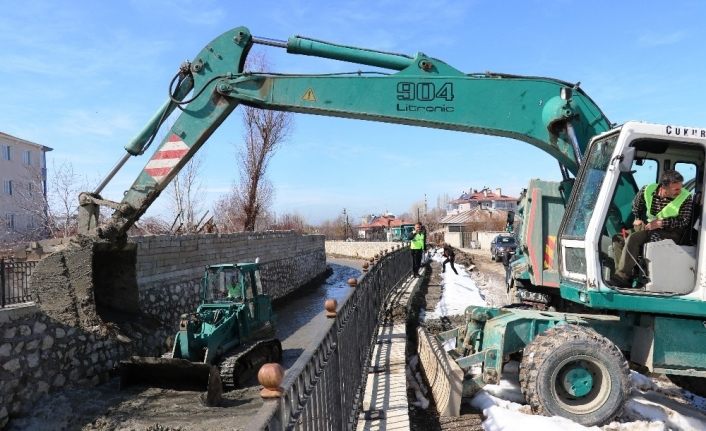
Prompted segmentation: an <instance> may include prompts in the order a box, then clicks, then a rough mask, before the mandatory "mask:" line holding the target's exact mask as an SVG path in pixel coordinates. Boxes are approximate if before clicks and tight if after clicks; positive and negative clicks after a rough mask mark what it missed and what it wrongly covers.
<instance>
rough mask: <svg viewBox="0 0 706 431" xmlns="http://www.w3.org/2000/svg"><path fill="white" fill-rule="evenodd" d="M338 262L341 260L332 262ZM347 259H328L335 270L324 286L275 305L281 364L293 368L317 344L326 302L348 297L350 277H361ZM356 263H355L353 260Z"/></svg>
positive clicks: (323, 319) (323, 326) (322, 328)
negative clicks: (304, 353) (302, 355)
mask: <svg viewBox="0 0 706 431" xmlns="http://www.w3.org/2000/svg"><path fill="white" fill-rule="evenodd" d="M333 262H339V263H333ZM346 263H347V262H345V261H339V260H333V261H332V260H329V266H330V267H331V269H332V270H333V274H331V275H330V276H329V277H328V278H327V279H326V282H324V283H323V284H322V285H320V286H317V287H315V288H313V289H306V290H303V291H299V292H296V293H295V294H294V295H290V296H292V298H289V297H287V298H283V300H282V301H278V303H277V304H275V312H276V313H277V338H279V339H280V340H281V341H282V349H283V352H282V366H283V367H284V368H285V369H286V368H289V367H291V366H292V365H293V364H294V363H295V362H296V360H297V359H298V358H299V356H300V355H301V354H302V353H303V352H304V350H305V349H307V348H312V347H313V346H315V345H317V344H318V342H319V340H320V339H321V337H322V336H323V330H324V329H325V326H326V325H325V321H326V315H325V313H324V302H325V301H326V299H329V298H331V299H335V300H336V301H338V304H339V307H340V304H342V303H343V301H344V300H345V299H346V298H347V297H348V294H349V293H350V291H351V287H350V286H348V283H347V281H348V279H349V278H351V277H354V278H358V277H359V276H360V273H361V271H360V270H359V269H355V268H351V267H349V266H346ZM351 264H353V263H351Z"/></svg>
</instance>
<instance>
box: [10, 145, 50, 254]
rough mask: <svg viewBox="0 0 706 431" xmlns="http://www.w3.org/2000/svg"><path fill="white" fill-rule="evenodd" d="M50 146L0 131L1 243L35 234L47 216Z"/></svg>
mask: <svg viewBox="0 0 706 431" xmlns="http://www.w3.org/2000/svg"><path fill="white" fill-rule="evenodd" d="M51 150H52V149H51V148H49V147H45V146H44V145H39V144H35V143H34V142H30V141H26V140H24V139H20V138H17V137H14V136H12V135H8V134H6V133H2V132H0V182H1V183H2V188H0V243H8V242H12V241H14V240H19V239H23V238H25V237H27V236H28V235H29V234H32V233H37V232H38V231H39V230H41V229H42V219H43V218H44V216H45V215H46V205H45V202H46V195H47V190H46V187H47V186H46V184H47V181H46V180H47V161H46V153H47V151H51Z"/></svg>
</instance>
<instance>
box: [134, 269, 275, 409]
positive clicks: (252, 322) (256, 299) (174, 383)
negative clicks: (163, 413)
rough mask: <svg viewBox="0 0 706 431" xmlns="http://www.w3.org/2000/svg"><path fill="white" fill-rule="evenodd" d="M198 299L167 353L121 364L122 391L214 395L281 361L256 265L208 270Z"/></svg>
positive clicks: (269, 307)
mask: <svg viewBox="0 0 706 431" xmlns="http://www.w3.org/2000/svg"><path fill="white" fill-rule="evenodd" d="M200 300H201V301H200V302H201V303H200V304H199V306H198V308H197V309H196V311H195V312H194V313H188V314H184V315H182V316H181V321H180V323H179V331H178V332H177V333H176V335H175V336H174V340H173V347H172V350H171V352H169V353H167V354H165V355H163V356H162V357H138V356H133V357H131V358H129V359H127V360H124V361H121V362H120V386H121V387H127V386H130V385H133V384H139V385H151V386H159V387H166V388H173V389H185V390H206V391H207V392H208V394H218V393H220V391H221V390H226V391H227V390H232V389H235V388H237V387H239V386H241V385H242V384H244V383H245V382H247V381H248V379H250V378H251V377H252V376H254V375H255V374H256V373H257V371H258V370H259V369H260V367H261V366H262V365H263V364H265V363H269V362H280V361H281V359H282V345H281V343H280V341H279V340H278V339H276V338H274V335H275V315H274V313H273V311H272V301H271V299H270V297H269V295H266V294H264V293H263V291H262V284H261V282H260V273H259V264H258V263H257V262H255V263H237V264H220V265H211V266H208V267H206V270H205V271H204V275H203V279H202V282H201V291H200ZM210 396H211V397H212V396H213V395H210Z"/></svg>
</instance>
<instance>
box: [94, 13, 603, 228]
mask: <svg viewBox="0 0 706 431" xmlns="http://www.w3.org/2000/svg"><path fill="white" fill-rule="evenodd" d="M254 43H261V44H265V45H272V46H278V47H284V48H286V49H287V51H288V52H290V53H296V54H304V55H313V56H319V57H326V58H332V59H337V60H342V61H349V62H355V63H358V64H364V65H370V66H374V67H380V68H387V69H392V70H396V72H395V73H388V72H384V71H373V72H369V73H363V72H353V73H348V74H345V73H344V74H327V75H283V74H266V73H247V72H243V67H244V64H245V60H246V57H247V53H248V51H249V49H250V47H251V46H252V45H253V44H254ZM177 79H178V81H177ZM175 81H176V82H177V85H176V86H175V88H174V89H173V90H170V92H171V94H172V96H171V98H170V100H168V101H167V103H165V105H164V106H163V107H162V108H161V109H160V110H159V111H158V113H157V114H155V116H154V117H153V119H152V120H150V122H149V124H148V125H147V126H146V127H145V129H144V130H143V131H142V132H141V133H140V134H139V135H138V137H137V138H136V139H135V140H134V141H133V142H131V143H130V144H129V145H128V146H127V147H126V150H127V151H128V153H129V154H133V155H135V154H142V153H143V152H144V151H145V150H146V148H147V147H148V146H149V145H150V143H151V140H152V139H153V138H154V135H155V134H156V131H157V129H158V128H159V126H160V125H162V124H163V122H164V120H165V119H166V117H167V116H168V115H169V113H171V112H172V111H173V110H174V108H175V107H177V106H179V107H180V108H181V109H182V113H181V114H180V115H179V117H178V118H177V120H176V121H175V123H174V125H173V126H172V127H171V130H169V132H167V133H166V136H165V138H164V140H163V141H162V142H161V144H160V145H159V147H158V148H157V150H156V151H155V152H154V154H153V155H152V157H151V159H150V160H149V161H148V163H147V165H146V166H145V168H144V169H143V171H142V172H141V173H140V175H139V176H138V178H137V179H136V181H135V183H134V184H133V185H132V186H131V187H130V189H129V190H128V191H127V193H126V194H125V196H124V198H123V200H122V202H120V203H113V204H110V203H108V205H109V206H112V207H113V208H114V209H115V212H114V214H113V216H112V218H111V219H110V221H109V222H108V223H106V224H105V225H102V226H98V217H97V212H98V204H100V203H103V204H105V203H107V202H106V201H104V200H102V199H101V198H100V196H99V194H98V193H99V192H100V188H99V190H97V192H96V193H93V194H83V195H82V207H83V209H84V210H83V211H82V217H81V228H82V230H83V232H84V233H93V232H95V233H97V235H98V236H100V237H104V238H108V239H115V238H120V237H124V236H125V234H126V232H127V230H128V229H129V228H130V227H131V226H132V225H133V224H134V223H135V221H136V220H137V219H138V218H139V217H140V216H141V215H142V214H143V213H144V212H145V211H146V210H147V208H148V207H149V206H150V205H151V203H152V202H153V201H154V200H155V199H156V198H157V196H159V194H160V192H161V191H162V190H164V188H165V187H166V185H167V184H168V183H169V181H170V180H171V179H172V178H173V177H174V176H175V175H177V173H178V172H179V170H180V169H181V168H182V167H183V166H184V165H185V164H186V163H188V161H189V160H190V159H191V157H192V156H193V155H194V154H195V153H196V152H197V151H198V149H199V148H200V147H201V145H203V144H204V142H205V141H206V140H207V139H208V137H209V136H210V135H211V133H213V131H214V130H215V129H216V128H218V126H219V125H220V124H221V123H222V122H223V121H224V120H225V119H226V118H227V117H228V115H229V114H230V113H231V112H232V111H233V110H234V109H235V108H236V106H237V105H238V104H245V105H249V106H254V107H258V108H262V109H273V110H282V111H290V112H299V113H307V114H317V115H326V116H335V117H343V118H352V119H364V120H371V121H381V122H389V123H397V124H406V125H413V126H422V127H432V128H439V129H446V130H458V131H464V132H469V133H481V134H487V135H495V136H503V137H510V138H515V139H518V140H521V141H525V142H527V143H530V144H532V145H534V146H536V147H538V148H540V149H542V150H544V151H546V152H547V153H549V154H550V155H552V156H553V157H554V158H556V159H557V160H558V161H559V163H560V164H561V165H562V166H564V167H566V168H567V169H568V170H569V171H571V172H574V173H575V172H576V171H577V169H578V165H579V162H580V155H581V154H582V153H583V151H584V149H585V146H586V145H587V143H588V140H589V139H590V137H592V136H594V135H596V134H597V133H600V132H603V131H605V130H607V129H608V128H609V127H610V122H609V121H608V120H607V118H606V117H605V116H604V115H603V113H602V112H601V110H600V109H599V108H598V107H597V106H596V105H595V103H593V101H592V100H591V99H590V98H589V97H588V96H587V95H586V94H585V93H584V92H583V91H582V90H580V89H578V88H576V86H574V85H572V84H569V83H566V82H563V81H559V80H555V79H550V78H540V77H523V76H516V75H504V74H493V73H485V74H471V75H467V74H464V73H462V72H460V71H458V70H457V69H455V68H453V67H451V66H449V65H447V64H446V63H444V62H442V61H440V60H437V59H435V58H431V57H428V56H426V55H424V54H421V53H419V54H417V55H416V56H414V57H412V56H406V55H401V54H391V53H385V52H380V51H372V50H368V49H362V48H354V47H348V46H342V45H336V44H331V43H327V42H322V41H317V40H313V39H306V38H302V37H298V36H296V37H293V38H290V39H289V41H288V42H286V43H285V42H279V41H272V40H269V39H262V38H254V37H252V36H251V34H250V32H249V31H248V29H246V28H244V27H239V28H235V29H233V30H230V31H228V32H226V33H223V34H222V35H221V36H219V37H217V38H216V39H214V40H213V41H212V42H210V43H209V44H208V45H207V46H206V48H204V49H203V50H202V51H201V52H200V53H199V55H198V56H197V57H196V58H195V59H194V60H193V61H191V62H190V63H187V64H185V65H182V67H181V68H180V71H179V74H178V75H177V76H176V77H175V79H174V80H173V81H172V84H174V82H175ZM189 92H191V93H190V95H189V96H187V94H188V93H189ZM562 96H563V97H562ZM186 97H188V99H186ZM120 164H121V163H119V165H120ZM113 173H114V172H113ZM104 183H105V182H104ZM101 188H102V187H101ZM96 228H98V229H97V232H96Z"/></svg>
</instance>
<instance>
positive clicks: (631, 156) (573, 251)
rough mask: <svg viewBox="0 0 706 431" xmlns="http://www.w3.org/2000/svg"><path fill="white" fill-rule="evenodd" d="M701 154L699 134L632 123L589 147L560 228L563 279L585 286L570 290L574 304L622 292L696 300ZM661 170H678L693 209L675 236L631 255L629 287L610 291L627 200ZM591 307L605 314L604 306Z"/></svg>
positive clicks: (628, 214)
mask: <svg viewBox="0 0 706 431" xmlns="http://www.w3.org/2000/svg"><path fill="white" fill-rule="evenodd" d="M705 149H706V131H704V130H703V129H689V128H682V127H676V126H671V125H666V126H664V125H655V124H646V123H636V122H630V123H626V124H625V125H623V126H622V127H620V128H618V129H616V130H613V131H611V132H608V133H605V134H603V135H600V136H598V137H596V138H595V139H594V140H593V141H592V142H591V145H590V147H589V150H588V152H587V154H586V158H585V163H584V166H583V168H582V170H581V171H580V172H579V175H578V177H577V180H576V185H575V187H574V193H573V194H572V199H571V201H570V204H569V210H568V211H567V216H566V217H565V220H564V223H563V224H562V228H561V229H562V230H561V244H560V249H561V265H562V277H563V279H562V281H563V282H566V284H567V285H574V286H578V285H579V284H580V285H583V286H582V288H581V289H579V290H583V294H582V293H578V294H576V293H575V292H574V294H573V297H574V298H575V299H578V300H579V302H582V303H583V304H584V305H588V306H591V304H592V301H591V300H590V297H591V295H590V294H589V293H588V291H594V293H599V294H602V295H603V298H606V297H607V296H606V295H610V294H611V293H613V292H620V293H623V294H628V295H649V296H670V297H675V296H682V297H684V298H690V299H699V300H700V298H701V297H702V292H701V288H700V287H699V286H698V284H697V279H698V274H699V267H700V265H699V264H698V255H699V253H698V250H699V247H698V246H699V244H698V235H697V234H695V233H694V232H693V231H692V230H693V226H695V225H696V226H697V228H698V229H701V228H700V223H697V221H698V220H700V218H701V215H702V214H701V212H702V206H701V205H700V196H701V193H702V189H703V177H704V159H705V156H704V154H705ZM665 170H676V171H677V172H679V173H680V174H681V175H682V176H683V178H684V182H683V184H684V189H686V190H687V191H688V192H689V193H690V195H691V199H689V200H688V201H687V202H689V205H693V208H692V211H691V212H692V216H691V220H690V221H689V226H688V227H687V228H684V229H683V235H682V236H681V237H680V238H675V239H674V240H672V239H664V240H660V241H653V242H647V243H646V244H645V246H644V247H643V249H642V250H641V251H640V252H639V253H638V256H634V257H633V259H635V260H636V261H637V265H635V272H634V273H633V274H630V276H631V277H632V278H631V280H630V281H631V283H630V285H629V286H616V285H615V284H614V283H613V282H611V279H612V278H613V276H614V274H615V272H616V271H617V268H618V265H619V260H620V259H621V255H622V254H624V253H621V250H622V246H621V244H622V242H623V241H624V239H625V238H626V237H627V236H628V235H629V234H630V233H631V228H632V223H633V220H634V216H633V214H632V202H633V200H634V199H635V196H636V195H637V194H638V193H639V192H640V190H641V189H642V187H643V186H645V185H648V184H653V183H657V182H659V179H660V176H661V175H662V173H663V172H664V171H665ZM692 202H693V204H692ZM628 253H629V251H628ZM631 257H632V256H631ZM569 296H572V295H569ZM595 298H598V297H595ZM596 302H600V303H601V304H603V305H604V306H605V305H607V306H608V308H611V306H610V305H609V304H606V301H593V303H594V304H595V303H596ZM614 306H615V307H617V308H622V306H618V305H614Z"/></svg>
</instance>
